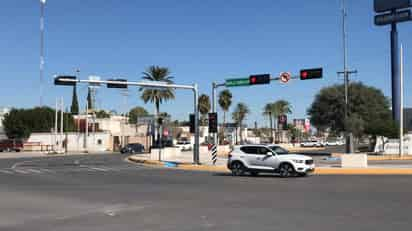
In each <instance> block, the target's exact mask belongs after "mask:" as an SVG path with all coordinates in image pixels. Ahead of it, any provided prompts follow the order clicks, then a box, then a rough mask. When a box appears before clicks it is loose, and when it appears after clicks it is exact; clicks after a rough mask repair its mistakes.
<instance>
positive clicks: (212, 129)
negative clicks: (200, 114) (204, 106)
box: [209, 112, 217, 133]
mask: <svg viewBox="0 0 412 231" xmlns="http://www.w3.org/2000/svg"><path fill="white" fill-rule="evenodd" d="M209 133H217V113H216V112H214V113H209Z"/></svg>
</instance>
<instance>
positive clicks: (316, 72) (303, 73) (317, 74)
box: [300, 68, 323, 80]
mask: <svg viewBox="0 0 412 231" xmlns="http://www.w3.org/2000/svg"><path fill="white" fill-rule="evenodd" d="M322 74H323V69H322V68H313V69H303V70H300V80H307V79H321V78H322Z"/></svg>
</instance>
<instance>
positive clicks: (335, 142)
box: [325, 140, 344, 146]
mask: <svg viewBox="0 0 412 231" xmlns="http://www.w3.org/2000/svg"><path fill="white" fill-rule="evenodd" d="M325 144H326V146H338V145H343V144H344V143H343V142H342V141H340V140H335V141H331V140H330V141H326V143H325Z"/></svg>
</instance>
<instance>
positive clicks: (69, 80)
mask: <svg viewBox="0 0 412 231" xmlns="http://www.w3.org/2000/svg"><path fill="white" fill-rule="evenodd" d="M54 83H55V85H75V84H76V83H88V84H95V85H99V84H108V85H112V86H119V87H120V88H125V87H122V86H126V87H127V86H138V87H158V88H171V89H186V90H192V91H193V95H194V97H193V99H194V100H193V101H194V103H193V104H194V114H195V144H194V147H193V149H194V150H193V162H194V163H195V164H200V158H199V147H200V145H199V109H198V106H197V105H198V102H197V100H198V96H199V90H198V86H197V84H194V85H180V84H168V83H163V82H128V81H123V80H121V81H116V80H91V79H87V80H86V79H85V80H83V79H77V78H76V77H75V76H61V77H58V76H56V77H55V80H54Z"/></svg>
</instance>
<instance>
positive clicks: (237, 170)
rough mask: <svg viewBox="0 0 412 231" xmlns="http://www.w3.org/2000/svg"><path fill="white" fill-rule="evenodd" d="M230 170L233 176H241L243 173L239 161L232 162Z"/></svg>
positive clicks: (243, 169)
mask: <svg viewBox="0 0 412 231" xmlns="http://www.w3.org/2000/svg"><path fill="white" fill-rule="evenodd" d="M230 170H231V171H232V175H233V176H241V175H243V174H244V173H245V167H244V166H243V164H242V163H241V162H239V161H236V162H234V163H233V164H232V166H231V168H230Z"/></svg>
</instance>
